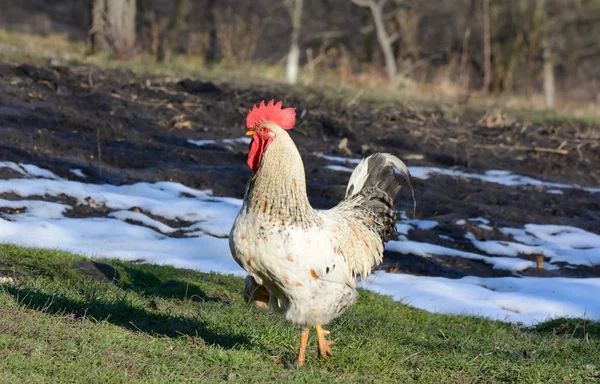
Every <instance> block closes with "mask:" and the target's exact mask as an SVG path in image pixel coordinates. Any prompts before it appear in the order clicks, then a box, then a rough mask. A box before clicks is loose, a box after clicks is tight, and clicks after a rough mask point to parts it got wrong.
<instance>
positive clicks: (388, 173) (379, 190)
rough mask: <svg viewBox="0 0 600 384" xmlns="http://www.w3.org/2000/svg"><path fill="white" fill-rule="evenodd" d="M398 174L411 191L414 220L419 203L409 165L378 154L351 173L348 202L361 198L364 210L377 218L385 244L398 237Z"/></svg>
mask: <svg viewBox="0 0 600 384" xmlns="http://www.w3.org/2000/svg"><path fill="white" fill-rule="evenodd" d="M395 170H397V171H398V172H399V173H400V174H401V175H402V176H403V177H404V179H405V180H406V183H407V184H408V187H409V188H410V190H411V193H412V198H413V216H414V214H415V212H416V204H417V203H416V200H415V189H414V186H413V182H412V177H411V175H410V172H409V171H408V167H407V166H406V164H404V163H403V162H402V160H400V159H399V158H397V157H396V156H393V155H390V154H388V153H375V154H373V155H371V156H369V157H367V158H365V159H363V160H362V161H361V162H360V163H359V164H358V166H357V167H356V169H354V172H352V175H351V176H350V181H349V182H348V187H347V188H346V199H352V198H353V197H355V196H357V195H361V197H362V198H363V199H360V200H362V201H361V203H360V206H361V208H363V209H366V210H368V211H369V212H370V213H371V214H373V215H375V216H376V218H377V219H378V220H377V222H378V224H379V225H378V227H379V228H378V232H379V234H380V236H381V238H382V239H383V241H387V240H390V239H392V238H394V237H395V236H396V198H397V197H398V192H399V191H400V187H401V184H400V182H399V181H398V179H397V178H396V172H395Z"/></svg>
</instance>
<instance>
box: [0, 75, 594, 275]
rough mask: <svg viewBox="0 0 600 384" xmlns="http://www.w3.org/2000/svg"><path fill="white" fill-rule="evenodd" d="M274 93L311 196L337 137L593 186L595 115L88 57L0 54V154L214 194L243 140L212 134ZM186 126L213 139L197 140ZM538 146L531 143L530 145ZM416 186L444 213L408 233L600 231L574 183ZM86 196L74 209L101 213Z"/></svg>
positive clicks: (334, 195) (423, 215) (452, 267)
mask: <svg viewBox="0 0 600 384" xmlns="http://www.w3.org/2000/svg"><path fill="white" fill-rule="evenodd" d="M271 98H274V99H276V100H284V105H287V106H294V107H296V111H297V114H298V116H299V119H298V122H297V125H296V128H295V129H293V130H292V131H291V135H292V137H293V139H294V140H295V141H296V143H297V145H298V147H299V149H300V151H301V153H302V156H303V159H304V162H305V167H306V171H307V180H308V187H309V197H310V200H311V202H312V203H313V205H314V206H315V207H318V208H327V207H331V206H333V205H334V204H336V203H337V201H338V200H339V199H340V198H341V197H342V196H343V192H344V190H345V185H346V183H347V181H348V178H349V174H348V173H344V172H336V171H334V170H329V169H326V168H324V166H325V165H328V164H331V163H330V162H328V161H327V160H325V159H323V158H321V157H319V156H316V155H315V154H316V153H323V154H328V155H339V154H340V153H339V148H338V147H339V144H340V140H342V139H343V138H347V139H348V145H347V149H345V150H344V151H343V153H342V154H346V155H347V154H349V153H350V152H351V156H353V157H362V156H364V155H367V154H370V153H372V152H375V151H385V152H390V153H392V154H395V155H397V156H399V157H400V158H403V159H405V160H406V162H407V163H408V165H410V166H413V165H429V166H437V167H442V168H449V167H453V168H455V169H459V170H463V171H468V172H484V171H486V170H490V169H503V170H511V171H514V172H516V173H519V174H522V175H527V176H531V177H534V178H538V179H542V180H546V181H553V182H560V183H568V184H575V185H576V186H584V187H598V186H600V170H599V165H600V127H599V126H594V125H589V124H584V123H581V122H576V121H568V122H565V121H560V122H559V121H556V122H553V121H549V122H546V123H544V124H529V123H525V122H514V121H510V119H508V120H503V119H500V121H499V122H498V121H497V119H495V118H496V117H497V116H494V115H491V116H488V118H487V119H483V120H480V118H481V117H482V116H481V115H482V114H483V113H482V114H480V115H477V114H471V115H464V116H461V115H459V116H458V117H455V116H449V115H448V113H447V112H444V111H442V110H436V109H430V110H427V111H423V110H418V109H415V108H411V107H408V106H404V107H394V108H391V107H390V108H385V109H376V108H375V107H374V105H372V104H369V103H355V104H353V105H350V106H349V105H347V104H346V103H343V102H341V101H335V100H326V99H323V98H322V97H318V96H315V94H311V95H308V96H303V95H302V94H300V93H298V92H297V91H290V90H289V89H288V88H286V87H285V86H281V85H273V86H266V85H265V86H254V87H248V86H237V85H235V84H227V83H217V84H215V83H211V82H200V81H194V80H190V79H183V80H181V79H169V78H163V77H158V76H139V75H135V74H133V73H129V72H107V71H103V70H100V69H97V68H90V67H86V66H53V67H50V66H46V67H36V66H30V65H21V66H17V65H11V64H1V63H0V160H2V161H15V162H25V163H33V164H36V165H38V166H40V167H43V168H48V169H50V170H52V171H53V172H55V173H56V174H58V175H59V176H62V177H65V178H68V179H74V180H82V181H83V179H79V178H78V176H76V175H74V174H73V173H71V172H70V170H71V169H74V168H79V169H82V170H83V171H84V173H85V174H86V175H88V176H89V177H88V178H87V179H85V181H86V182H95V183H111V184H124V183H133V182H136V181H158V180H171V181H176V182H180V183H183V184H185V185H187V186H190V187H193V188H198V189H212V190H213V192H214V194H215V195H218V196H234V197H242V195H243V192H244V187H245V183H246V180H247V179H248V178H249V176H250V170H249V169H248V167H247V166H246V162H245V156H246V152H247V145H245V144H242V143H230V144H225V143H221V142H219V140H222V139H228V138H229V139H231V138H238V137H242V136H243V134H244V125H243V123H244V117H245V113H246V112H247V110H248V108H249V107H251V106H252V104H254V103H257V102H259V101H260V100H263V99H265V100H269V99H271ZM499 116H500V115H499ZM189 139H193V140H208V139H213V140H216V141H217V142H216V143H215V144H210V145H206V146H202V147H199V146H196V145H193V144H190V143H189V142H188V140H189ZM534 147H535V148H538V150H537V151H532V150H526V148H534ZM540 148H542V150H544V149H560V151H564V152H562V153H552V152H543V151H540V150H539V149H540ZM565 152H566V154H564V153H565ZM8 177H20V175H18V174H12V173H11V171H8V170H6V169H3V170H1V171H0V178H8ZM416 187H417V200H418V210H417V218H420V219H432V220H436V221H438V222H439V223H440V226H438V227H437V228H435V229H433V230H413V231H411V232H410V235H409V238H410V239H413V240H417V241H426V242H430V243H436V244H440V245H444V246H449V247H454V248H456V249H463V250H468V251H474V249H473V246H472V244H471V242H470V241H469V240H467V239H466V238H465V236H464V235H465V233H466V231H471V232H473V233H474V234H475V236H476V237H478V238H480V239H487V238H494V239H501V238H502V234H501V233H500V232H499V231H497V230H496V229H495V228H497V227H505V226H510V227H522V226H523V225H524V224H526V223H538V224H561V225H572V226H576V227H579V228H582V229H585V230H588V231H591V232H594V233H600V193H595V194H592V193H589V192H585V191H583V190H580V189H577V188H575V189H565V190H564V191H563V194H551V193H547V192H546V191H544V190H543V189H540V188H535V187H506V186H501V185H498V184H493V183H486V182H482V181H479V180H473V179H463V178H454V177H448V176H432V177H430V178H429V179H426V180H416ZM0 197H2V198H11V196H0ZM12 198H16V197H14V196H13V197H12ZM398 204H399V209H401V210H405V211H408V212H411V210H412V202H411V201H410V194H409V193H407V192H406V191H405V192H404V193H403V194H402V197H401V199H400V201H399V203H398ZM80 209H84V208H80ZM85 209H87V210H88V211H85V212H79V213H77V212H74V213H72V214H74V215H77V214H80V215H84V214H85V215H90V214H93V215H104V214H105V212H102V211H94V210H93V209H91V210H90V208H89V207H87V208H85ZM472 217H484V218H486V219H488V220H490V222H491V223H490V226H492V227H493V228H494V230H493V231H485V230H482V229H480V228H479V227H478V226H477V225H476V223H469V222H468V223H467V226H466V227H465V226H457V225H456V224H455V223H456V221H457V220H459V219H467V218H472ZM173 224H174V223H170V225H173ZM439 234H444V235H446V236H449V237H450V238H451V239H452V241H450V240H444V239H442V238H440V237H439V236H438V235H439ZM386 268H388V269H392V270H395V271H402V272H410V273H414V274H429V275H439V276H447V277H461V276H464V275H465V274H474V275H479V276H502V275H507V274H509V273H508V272H503V271H498V270H494V269H491V267H490V266H489V265H487V264H485V263H482V262H479V261H474V260H464V259H460V258H451V257H438V258H422V257H418V256H411V255H409V256H401V255H398V254H393V253H387V254H386ZM524 274H532V275H535V274H544V275H556V274H562V275H570V276H595V275H600V271H599V269H598V268H587V267H586V268H578V269H575V270H574V269H561V270H558V271H535V270H532V271H525V272H524Z"/></svg>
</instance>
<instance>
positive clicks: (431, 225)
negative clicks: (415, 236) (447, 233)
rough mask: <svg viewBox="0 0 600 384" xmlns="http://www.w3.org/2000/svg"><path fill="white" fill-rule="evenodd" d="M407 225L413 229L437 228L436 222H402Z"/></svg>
mask: <svg viewBox="0 0 600 384" xmlns="http://www.w3.org/2000/svg"><path fill="white" fill-rule="evenodd" d="M403 223H406V224H408V225H412V226H413V227H417V228H419V229H433V228H435V227H437V226H438V222H437V221H435V220H406V221H403Z"/></svg>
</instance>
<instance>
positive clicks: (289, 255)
mask: <svg viewBox="0 0 600 384" xmlns="http://www.w3.org/2000/svg"><path fill="white" fill-rule="evenodd" d="M281 106H282V103H281V102H278V103H277V104H274V102H273V100H271V101H270V102H269V103H268V104H267V105H265V104H264V101H263V102H261V103H260V105H259V106H258V107H256V105H255V106H254V107H253V108H252V109H251V110H250V111H249V113H248V115H247V117H246V126H247V128H248V131H247V135H248V136H252V140H251V142H250V149H249V153H248V166H249V167H250V168H251V169H252V171H253V176H252V177H251V179H250V180H249V181H248V184H247V187H246V194H245V197H244V202H243V205H242V208H241V210H240V212H239V214H238V216H237V218H236V220H235V223H234V224H233V228H232V229H231V233H230V236H229V247H230V249H231V253H232V255H233V258H234V259H235V260H236V262H237V263H238V264H239V265H240V266H241V267H242V268H244V269H245V270H246V271H247V272H248V274H249V276H250V277H251V278H253V279H254V280H255V281H256V283H257V284H259V285H261V286H264V287H265V288H266V289H267V291H268V293H269V305H270V307H271V308H272V309H273V311H274V312H277V313H280V314H283V315H284V316H285V318H286V319H287V320H288V321H290V322H292V323H293V324H295V325H296V326H297V327H299V328H300V329H301V331H302V333H301V336H300V348H299V351H298V358H297V360H296V363H297V365H299V366H302V365H304V364H305V362H306V346H307V342H308V336H309V331H310V328H311V327H315V331H316V333H317V343H318V351H317V354H318V356H321V357H329V356H331V355H332V353H331V348H330V346H331V345H332V344H333V342H331V341H329V340H327V339H326V336H327V335H328V334H329V331H326V330H325V329H323V325H326V324H328V323H329V322H330V321H331V320H333V319H335V318H336V317H338V316H340V315H341V314H342V313H343V312H344V311H345V310H346V309H347V308H348V307H349V306H350V305H352V304H353V303H354V302H355V300H356V296H357V291H356V278H357V277H361V278H364V277H365V276H367V275H368V274H369V273H371V270H372V268H373V267H374V266H375V265H377V264H378V263H380V262H381V261H382V258H383V243H384V242H385V241H388V240H390V239H393V238H395V237H396V235H397V233H396V210H395V205H396V198H397V195H398V192H399V190H400V183H399V182H398V180H397V179H396V175H395V170H397V171H399V173H400V174H401V175H402V176H404V178H405V179H406V181H407V183H408V185H409V187H410V189H411V191H412V194H413V201H414V189H413V185H412V180H411V176H410V173H409V171H408V168H407V167H406V165H405V164H404V163H403V162H402V161H401V160H400V159H398V158H397V157H395V156H392V155H390V154H385V153H376V154H374V155H371V156H369V157H367V158H365V159H363V160H362V161H361V162H360V163H359V164H358V166H357V167H356V169H355V170H354V172H353V173H352V175H351V177H350V181H349V183H348V187H347V188H346V197H345V198H344V200H342V202H340V203H339V204H338V205H337V206H335V207H334V208H332V209H330V210H326V211H317V210H315V209H313V208H312V207H311V205H310V203H309V201H308V197H307V194H306V176H305V174H304V165H303V163H302V158H301V157H300V153H299V152H298V149H297V148H296V146H295V145H294V142H293V141H292V139H291V138H290V136H289V134H288V133H287V132H286V130H289V129H291V128H292V127H293V126H294V124H295V120H296V113H295V110H294V109H293V108H285V109H282V108H281Z"/></svg>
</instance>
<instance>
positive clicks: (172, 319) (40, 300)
mask: <svg viewBox="0 0 600 384" xmlns="http://www.w3.org/2000/svg"><path fill="white" fill-rule="evenodd" d="M6 292H7V293H9V294H10V295H12V296H13V297H14V299H15V301H17V302H19V304H20V305H22V306H25V307H27V308H29V309H34V310H38V311H41V312H44V313H49V314H56V315H61V316H64V315H73V316H75V317H78V318H82V317H89V318H93V319H95V320H99V321H102V320H103V321H106V322H108V323H111V324H114V325H117V326H119V327H123V328H126V329H129V330H131V331H136V332H143V333H146V334H148V335H151V336H159V337H160V336H168V337H181V336H189V337H193V338H196V337H197V338H202V339H203V340H204V342H205V343H206V344H209V345H218V346H220V347H222V348H224V349H231V348H236V347H240V346H242V347H244V348H250V347H251V346H252V342H251V341H250V339H248V337H246V336H245V335H240V334H235V333H217V332H214V331H212V330H210V329H207V327H206V324H205V323H204V322H203V321H202V319H201V318H200V317H199V316H198V317H196V316H193V315H191V316H189V315H187V316H186V315H182V314H164V313H157V312H155V311H150V310H147V309H145V308H141V307H137V306H134V305H132V303H131V302H130V301H129V300H128V299H127V294H125V295H124V297H123V298H121V299H116V300H115V301H107V300H104V299H96V298H93V297H92V298H90V299H89V300H87V301H85V302H80V301H76V300H72V299H70V298H67V297H64V296H61V295H60V294H59V295H52V294H48V293H45V292H42V291H40V290H39V289H35V288H26V287H25V288H24V287H7V288H6Z"/></svg>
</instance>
